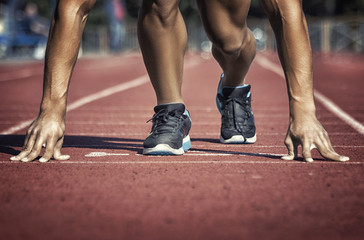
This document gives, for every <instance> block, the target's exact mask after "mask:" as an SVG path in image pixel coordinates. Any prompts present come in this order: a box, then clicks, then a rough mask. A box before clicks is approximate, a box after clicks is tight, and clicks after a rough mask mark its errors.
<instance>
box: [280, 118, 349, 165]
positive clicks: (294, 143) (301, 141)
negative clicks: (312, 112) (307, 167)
mask: <svg viewBox="0 0 364 240" xmlns="http://www.w3.org/2000/svg"><path fill="white" fill-rule="evenodd" d="M284 144H285V145H286V147H287V149H288V154H287V155H285V156H283V157H282V159H283V160H293V159H295V158H297V154H298V152H297V147H298V146H299V145H301V146H302V155H303V158H304V160H305V161H306V162H313V159H312V157H311V150H312V149H314V148H317V150H318V151H319V153H320V154H321V156H323V157H324V158H326V159H327V160H332V161H340V162H345V161H348V160H349V158H348V157H345V156H341V155H339V154H337V153H336V152H335V150H334V149H333V147H332V145H331V142H330V139H329V135H328V134H327V132H326V130H325V129H324V127H323V126H322V125H321V123H320V122H319V121H318V120H317V119H316V118H314V119H313V120H311V119H305V120H297V121H294V120H292V121H291V122H290V125H289V127H288V131H287V135H286V139H285V141H284Z"/></svg>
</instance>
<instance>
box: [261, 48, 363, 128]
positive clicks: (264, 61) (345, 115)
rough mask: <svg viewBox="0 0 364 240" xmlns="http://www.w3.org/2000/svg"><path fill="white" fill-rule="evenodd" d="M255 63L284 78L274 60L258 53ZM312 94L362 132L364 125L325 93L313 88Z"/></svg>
mask: <svg viewBox="0 0 364 240" xmlns="http://www.w3.org/2000/svg"><path fill="white" fill-rule="evenodd" d="M256 61H257V63H258V64H259V65H260V66H262V67H263V68H265V69H268V70H270V71H272V72H274V73H276V74H278V75H279V76H281V77H283V78H285V76H284V73H283V70H282V68H281V67H280V66H279V65H277V64H275V63H274V62H272V61H270V60H269V59H268V58H266V57H263V56H261V55H259V56H258V57H257V58H256ZM314 96H315V98H316V100H317V101H318V102H320V103H321V104H322V105H323V106H325V107H326V108H327V109H328V110H329V111H331V112H332V113H333V114H335V115H336V116H337V117H338V118H340V119H341V120H343V121H344V122H345V123H347V124H348V125H349V126H351V127H352V128H353V129H355V130H356V131H357V132H359V133H360V134H364V126H363V125H362V124H361V123H360V122H358V121H357V120H355V119H354V118H353V117H352V116H350V115H349V114H348V113H346V112H345V111H344V110H342V109H341V108H340V107H339V106H337V105H336V104H335V103H334V102H333V101H332V100H330V99H329V98H327V97H326V96H325V95H323V94H322V93H320V92H319V91H317V90H314Z"/></svg>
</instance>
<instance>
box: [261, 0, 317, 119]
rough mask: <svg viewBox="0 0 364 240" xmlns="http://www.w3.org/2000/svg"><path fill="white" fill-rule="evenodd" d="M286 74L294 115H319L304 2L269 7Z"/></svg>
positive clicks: (291, 108) (284, 2) (288, 2)
mask: <svg viewBox="0 0 364 240" xmlns="http://www.w3.org/2000/svg"><path fill="white" fill-rule="evenodd" d="M265 9H266V11H267V13H268V11H269V12H270V14H268V15H269V20H270V22H271V25H272V27H273V30H274V32H275V36H276V40H277V46H278V54H279V58H280V61H281V64H282V67H283V70H284V73H285V76H286V81H287V90H288V96H289V104H290V113H291V117H294V116H296V115H297V114H300V113H303V114H309V113H310V114H315V105H314V99H313V70H312V51H311V45H310V40H309V35H308V30H307V23H306V19H305V16H304V14H303V12H302V7H301V2H300V1H292V0H289V1H288V0H280V1H279V2H278V4H276V5H275V6H272V5H270V6H266V8H265Z"/></svg>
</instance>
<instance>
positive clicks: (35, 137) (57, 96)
mask: <svg viewBox="0 0 364 240" xmlns="http://www.w3.org/2000/svg"><path fill="white" fill-rule="evenodd" d="M94 3H95V0H92V1H91V0H62V1H58V2H57V7H56V10H55V13H54V16H53V19H52V24H51V28H50V32H49V39H48V44H47V50H46V56H45V68H44V81H43V98H42V102H41V106H40V111H39V115H38V117H37V118H36V119H35V121H34V122H33V123H32V124H31V125H30V127H29V128H28V131H27V134H26V137H25V142H24V146H23V149H22V151H21V152H20V153H19V154H18V155H17V156H13V157H11V158H10V160H12V161H19V160H21V161H23V162H29V161H33V160H34V159H36V158H37V157H38V156H39V154H40V152H41V149H42V146H43V145H45V146H46V149H45V152H44V154H43V156H42V157H41V158H40V159H39V161H40V162H47V161H49V160H50V159H51V158H52V157H53V158H54V159H56V160H67V159H69V158H70V156H68V155H62V153H61V148H62V144H63V139H64V131H65V117H66V105H67V96H68V87H69V83H70V79H71V75H72V71H73V67H74V65H75V63H76V60H77V55H78V51H79V48H80V41H81V36H82V32H83V29H84V27H85V24H86V19H87V15H88V13H89V11H90V10H91V8H92V6H93V5H94Z"/></svg>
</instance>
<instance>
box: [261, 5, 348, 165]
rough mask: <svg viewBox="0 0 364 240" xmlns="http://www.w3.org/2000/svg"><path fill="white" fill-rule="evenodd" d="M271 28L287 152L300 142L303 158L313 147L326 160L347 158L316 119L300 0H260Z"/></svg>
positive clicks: (291, 152) (307, 158)
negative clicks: (282, 86)
mask: <svg viewBox="0 0 364 240" xmlns="http://www.w3.org/2000/svg"><path fill="white" fill-rule="evenodd" d="M261 3H262V5H263V7H264V10H265V12H266V13H267V15H268V18H269V21H270V24H271V25H272V28H273V30H274V33H275V36H276V40H277V45H278V54H279V58H280V61H281V64H282V67H283V70H284V73H285V76H286V81H287V89H288V97H289V110H290V123H289V127H288V131H287V135H286V139H285V141H284V143H285V145H286V147H287V149H288V154H287V155H286V156H283V157H282V159H284V160H293V159H295V158H296V157H297V153H298V151H297V148H298V146H299V145H301V146H302V155H303V158H304V160H305V161H307V162H312V161H313V159H312V157H311V150H312V149H314V148H317V150H318V151H319V152H320V154H321V155H322V156H323V157H325V158H326V159H328V160H334V161H348V160H349V158H348V157H345V156H340V155H339V154H337V153H336V152H335V150H334V149H333V147H332V145H331V142H330V139H329V136H328V134H327V132H326V130H325V129H324V127H323V126H322V125H321V123H320V122H319V121H318V120H317V117H316V107H315V103H314V98H313V70H312V69H313V67H312V51H311V45H310V39H309V35H308V30H307V22H306V18H305V15H304V13H303V11H302V1H301V0H261Z"/></svg>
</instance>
